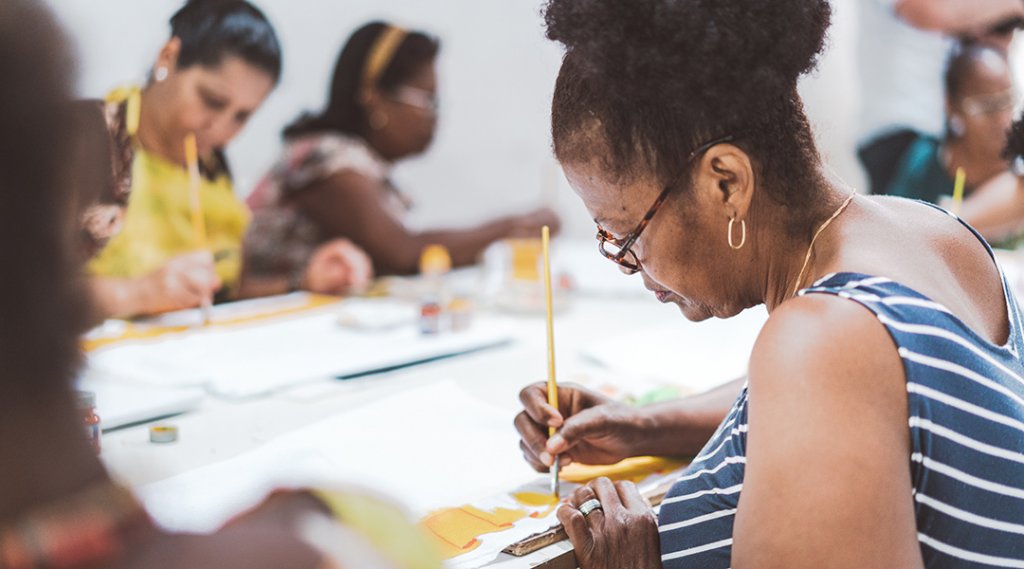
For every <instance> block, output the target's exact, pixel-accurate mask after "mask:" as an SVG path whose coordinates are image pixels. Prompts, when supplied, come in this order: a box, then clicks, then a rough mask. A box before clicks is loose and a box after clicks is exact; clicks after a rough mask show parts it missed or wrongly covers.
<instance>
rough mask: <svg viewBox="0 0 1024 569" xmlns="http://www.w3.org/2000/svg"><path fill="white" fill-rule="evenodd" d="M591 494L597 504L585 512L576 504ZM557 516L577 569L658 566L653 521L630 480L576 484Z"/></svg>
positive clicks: (650, 568)
mask: <svg viewBox="0 0 1024 569" xmlns="http://www.w3.org/2000/svg"><path fill="white" fill-rule="evenodd" d="M593 499H596V500H597V501H598V502H600V503H601V506H600V507H599V508H597V509H593V510H591V511H590V513H589V514H587V515H584V514H583V513H582V512H581V511H580V509H579V508H580V506H582V505H583V504H584V503H586V502H588V501H590V500H593ZM558 520H559V521H560V522H562V526H563V527H564V528H565V532H566V533H567V534H569V540H570V541H572V546H573V550H574V551H575V554H576V561H577V563H579V566H580V569H661V566H662V565H661V543H660V540H659V538H658V520H657V518H656V517H655V516H654V512H652V511H651V505H650V503H649V502H648V501H647V499H646V498H644V497H643V496H641V495H640V492H639V491H638V490H637V488H636V485H635V484H633V483H632V482H629V481H624V482H615V483H612V481H611V480H608V479H607V478H598V479H597V480H594V481H593V482H591V483H590V484H588V485H586V486H584V487H582V488H577V489H576V491H575V492H573V494H572V496H571V497H570V499H569V503H568V504H564V505H562V506H561V507H560V508H559V509H558Z"/></svg>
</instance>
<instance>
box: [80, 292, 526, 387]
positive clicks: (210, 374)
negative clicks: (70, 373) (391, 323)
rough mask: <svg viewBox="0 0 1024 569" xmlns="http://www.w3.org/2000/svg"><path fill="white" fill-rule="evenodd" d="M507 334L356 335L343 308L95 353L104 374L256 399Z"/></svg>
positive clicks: (397, 331) (474, 330)
mask: <svg viewBox="0 0 1024 569" xmlns="http://www.w3.org/2000/svg"><path fill="white" fill-rule="evenodd" d="M510 338H511V335H510V334H509V333H508V332H507V331H506V330H504V329H502V328H500V327H496V326H488V325H487V324H486V323H484V322H481V323H477V324H475V325H474V326H472V327H471V328H469V329H468V330H466V331H464V332H458V333H444V334H439V335H436V336H425V335H422V334H420V332H419V331H418V330H417V329H416V328H415V327H414V326H411V325H410V326H402V327H398V328H391V329H386V330H380V331H366V330H355V329H352V328H350V327H346V326H343V325H341V324H340V323H339V319H338V312H337V308H335V307H332V308H329V309H321V310H317V311H313V312H310V313H306V314H302V315H298V316H290V317H282V318H277V319H273V320H263V321H259V322H253V323H250V324H239V325H235V326H231V327H226V328H220V327H214V328H207V329H196V330H194V331H189V332H184V333H181V334H176V335H173V336H164V337H161V338H159V339H158V340H146V341H136V342H124V343H121V344H116V345H113V346H110V347H107V348H103V349H100V350H97V351H96V352H93V353H91V354H90V355H89V360H90V361H89V364H90V366H91V367H93V368H94V369H96V370H97V371H98V372H101V373H102V372H105V373H110V374H113V375H117V376H118V377H120V378H122V379H124V380H131V381H135V382H138V383H143V384H149V385H159V386H165V387H180V386H205V387H207V388H208V389H209V390H210V391H211V392H212V393H214V394H217V395H220V396H223V397H228V398H242V397H252V396H257V395H261V394H265V393H269V392H272V391H274V390H276V389H279V388H282V387H286V386H290V385H296V384H300V383H303V382H307V381H314V380H323V379H326V378H331V377H337V376H348V375H356V374H361V373H367V372H373V371H380V370H383V369H387V368H390V367H394V366H401V365H407V364H411V363H415V362H419V361H424V360H429V359H431V358H436V357H441V356H447V355H452V354H458V353H463V352H467V351H472V350H476V349H482V348H485V347H490V346H495V345H498V344H501V343H504V342H506V341H508V340H509V339H510Z"/></svg>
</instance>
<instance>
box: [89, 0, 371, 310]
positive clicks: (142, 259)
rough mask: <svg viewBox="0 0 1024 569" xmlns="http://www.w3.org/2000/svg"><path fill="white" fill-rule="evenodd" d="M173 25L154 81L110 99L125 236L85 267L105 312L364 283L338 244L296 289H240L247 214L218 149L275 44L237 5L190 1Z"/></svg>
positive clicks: (278, 283)
mask: <svg viewBox="0 0 1024 569" xmlns="http://www.w3.org/2000/svg"><path fill="white" fill-rule="evenodd" d="M170 23H171V38H170V40H168V41H167V43H166V44H164V46H163V48H162V49H161V50H160V53H159V56H158V57H157V60H156V63H155V65H154V67H153V72H152V76H151V80H150V81H149V82H148V83H147V84H146V85H145V86H144V87H142V88H141V89H140V88H127V89H119V90H115V91H114V92H112V93H110V95H109V96H108V98H107V102H108V105H111V106H112V107H113V108H112V111H113V114H115V115H118V116H121V117H122V118H123V121H122V123H123V124H124V129H125V133H124V134H125V136H128V137H130V138H131V141H132V145H133V147H134V149H135V156H134V161H133V164H132V186H131V196H130V198H129V201H128V208H127V212H126V214H125V219H124V225H123V229H122V231H121V233H120V234H119V235H117V236H116V237H114V238H113V239H112V240H111V241H110V243H109V245H108V246H107V247H106V248H105V249H104V250H103V251H102V252H101V253H100V254H99V256H98V257H97V258H95V259H94V260H93V261H92V262H91V263H90V264H89V267H88V269H89V272H90V273H91V274H92V275H94V276H95V277H96V278H94V279H93V290H94V293H95V296H96V298H97V301H98V304H99V309H100V312H102V313H103V315H104V316H133V315H138V314H151V313H157V312H163V311H167V310H174V309H179V308H188V307H194V306H198V305H199V304H201V303H202V302H203V301H204V300H208V299H210V298H211V297H212V296H213V295H214V294H217V297H218V299H228V298H239V297H250V296H262V295H267V294H276V293H282V292H286V291H288V290H294V289H297V288H304V289H308V290H312V291H315V292H323V293H338V292H342V291H343V290H345V289H347V288H349V287H352V286H359V285H362V284H365V282H366V281H367V280H368V279H369V277H370V271H371V269H370V265H369V261H368V259H367V258H366V256H365V254H363V253H362V251H360V250H359V249H358V248H356V247H355V246H354V245H352V244H351V243H349V242H347V241H342V240H338V241H333V242H329V243H326V244H324V245H323V246H322V247H321V248H320V249H319V250H318V251H317V252H316V253H315V254H314V255H313V256H312V257H311V258H310V261H309V263H308V264H307V266H306V268H305V271H303V272H301V273H299V274H298V277H297V278H296V277H292V278H278V279H268V278H262V279H259V280H257V279H243V278H242V272H243V271H242V258H243V256H242V251H241V248H242V238H243V236H244V234H245V231H246V229H247V227H248V224H249V218H250V215H249V211H248V209H247V208H246V206H245V204H244V203H242V202H241V200H239V199H238V198H237V197H236V196H235V194H234V188H233V184H232V180H231V175H230V172H229V170H228V166H227V161H226V158H225V155H224V148H225V146H226V145H227V144H228V142H230V141H231V139H233V138H234V137H235V135H237V134H238V132H239V131H240V130H241V129H242V127H243V126H245V123H246V121H247V120H248V119H249V117H250V116H251V115H252V114H253V113H254V112H255V111H256V109H258V108H259V107H260V105H262V103H263V101H264V100H265V99H266V97H267V95H269V94H270V91H271V90H272V89H273V88H274V86H275V85H276V83H277V81H278V79H279V77H280V73H281V50H280V45H279V44H278V41H277V37H276V35H275V33H274V30H273V28H272V27H271V25H270V23H269V22H268V21H267V19H266V17H265V16H264V15H263V13H262V12H260V11H259V10H258V9H257V8H255V7H254V6H253V5H251V4H249V3H248V2H245V1H244V0H223V1H216V2H203V1H196V0H191V1H189V2H188V3H186V5H185V6H184V7H182V8H181V9H180V10H179V11H178V12H177V13H176V14H175V15H174V16H173V17H172V18H171V22H170ZM192 134H194V135H195V137H196V142H197V148H198V154H199V170H200V180H201V181H200V190H199V193H200V202H201V204H202V207H201V210H202V213H203V222H204V224H205V230H206V231H205V232H206V235H207V239H206V244H205V247H202V248H201V244H199V243H197V242H196V239H195V233H194V229H193V225H192V217H191V216H192V209H191V205H190V202H189V189H190V178H189V174H188V170H187V165H186V158H185V144H184V141H185V138H186V137H187V136H189V135H192Z"/></svg>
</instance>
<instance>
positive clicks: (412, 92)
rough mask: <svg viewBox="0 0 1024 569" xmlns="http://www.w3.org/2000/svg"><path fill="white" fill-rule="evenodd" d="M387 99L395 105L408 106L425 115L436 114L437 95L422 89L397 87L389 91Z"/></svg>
mask: <svg viewBox="0 0 1024 569" xmlns="http://www.w3.org/2000/svg"><path fill="white" fill-rule="evenodd" d="M387 97H388V98H389V99H391V100H392V101H395V102H396V103H401V104H403V105H407V106H410V107H412V108H414V109H418V110H420V111H423V112H425V113H430V114H435V115H436V114H437V110H438V106H439V104H438V100H437V94H436V93H434V92H433V91H428V90H427V89H424V88H422V87H413V86H412V85H399V86H397V87H395V88H393V89H390V90H389V91H388V93H387Z"/></svg>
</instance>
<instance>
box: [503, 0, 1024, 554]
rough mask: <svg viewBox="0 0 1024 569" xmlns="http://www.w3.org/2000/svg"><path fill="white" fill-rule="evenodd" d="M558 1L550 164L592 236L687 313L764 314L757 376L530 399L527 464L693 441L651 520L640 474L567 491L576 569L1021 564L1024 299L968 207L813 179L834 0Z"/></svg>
mask: <svg viewBox="0 0 1024 569" xmlns="http://www.w3.org/2000/svg"><path fill="white" fill-rule="evenodd" d="M545 15H546V21H547V30H548V37H550V38H551V39H553V40H556V41H559V42H561V43H563V44H564V45H565V46H566V52H565V57H564V59H563V62H562V67H561V70H560V71H559V75H558V79H557V81H556V84H555V94H554V99H553V102H552V113H551V114H552V118H551V120H552V135H553V139H554V150H555V155H556V157H557V158H558V159H559V161H560V162H561V164H562V166H563V168H564V170H565V172H566V176H567V178H568V180H569V183H570V185H571V186H572V187H573V189H574V190H575V191H576V193H577V194H578V195H579V196H580V198H581V199H582V200H583V202H584V204H585V205H586V207H587V209H588V210H589V211H590V213H591V214H592V215H593V217H594V219H595V220H596V221H597V223H598V234H597V237H598V240H599V242H600V249H601V253H602V254H603V255H604V256H605V257H607V258H608V259H609V260H611V261H613V262H615V263H616V264H618V265H619V267H620V268H621V270H622V271H623V272H624V273H626V274H639V275H640V276H641V278H642V279H643V281H644V284H645V285H646V287H647V288H648V289H650V290H651V291H652V292H653V293H654V294H655V296H656V297H657V298H658V300H660V301H661V302H664V303H671V304H675V305H677V306H678V307H679V309H680V310H681V311H682V313H683V315H684V316H686V317H687V318H688V319H690V320H695V321H696V320H704V319H706V318H710V317H712V316H716V317H719V318H726V317H730V316H733V315H735V314H737V313H739V312H740V311H742V310H744V309H746V308H748V307H751V306H755V305H758V304H765V305H766V306H767V308H768V310H769V314H770V316H769V319H768V322H767V323H766V325H765V327H764V329H763V330H762V331H761V334H760V336H759V338H758V340H757V342H756V344H755V346H754V350H753V353H752V355H751V358H750V363H749V368H748V378H747V379H746V380H745V381H742V382H738V383H737V384H733V385H731V386H728V387H725V388H722V389H720V390H718V391H717V392H713V393H710V394H706V395H703V396H698V397H696V398H692V399H683V400H680V401H675V402H668V403H662V404H657V405H652V406H649V407H640V408H635V407H631V406H628V405H625V404H621V403H618V402H614V401H610V400H609V399H607V398H606V397H604V396H602V395H600V394H597V393H593V392H590V391H587V390H585V389H582V388H575V387H560V388H559V391H560V393H559V396H558V401H559V408H558V409H554V408H552V407H550V406H549V405H548V404H547V402H546V397H545V395H546V393H545V386H544V385H543V384H538V385H532V386H528V387H527V388H525V389H524V390H523V392H522V394H521V399H522V401H523V404H524V406H525V410H524V412H522V413H521V414H519V415H518V416H517V417H516V425H517V428H518V429H519V431H520V434H521V436H522V445H521V446H522V449H523V452H524V455H525V457H526V459H527V460H528V461H529V462H530V463H531V464H532V465H533V466H534V467H536V468H537V469H538V470H546V469H548V467H549V465H550V464H552V462H553V461H554V460H556V459H557V460H559V462H560V463H565V462H569V461H580V462H584V463H590V464H595V463H598V464H600V463H610V462H614V461H617V460H620V459H622V458H625V457H628V456H634V455H679V456H695V458H694V459H693V461H692V463H691V465H690V466H689V468H688V469H687V470H686V472H684V473H683V474H682V475H681V476H680V477H679V478H678V479H677V480H676V482H675V484H674V486H673V487H672V489H671V490H670V491H669V493H668V495H667V496H666V497H665V499H664V501H663V502H662V503H661V509H660V512H659V515H658V517H657V518H655V516H654V515H653V514H652V513H651V511H650V507H649V505H648V504H647V503H646V501H645V500H644V499H643V498H642V497H641V496H640V495H639V494H638V492H637V490H636V488H635V486H633V485H632V484H631V483H629V482H622V483H614V484H613V483H612V482H610V481H608V480H607V479H599V480H597V481H595V482H593V483H591V484H589V485H588V486H586V487H583V488H581V489H579V490H577V491H575V492H574V493H573V494H572V496H571V497H570V500H569V502H570V504H569V505H568V506H563V507H562V508H561V509H560V510H559V519H560V520H561V521H562V523H563V524H564V526H565V528H566V530H567V532H568V534H569V537H570V538H571V540H572V542H573V545H574V548H575V552H576V559H577V560H578V561H579V564H580V567H581V568H582V569H592V568H595V567H601V568H605V567H615V568H626V567H629V568H659V567H666V568H690V567H693V568H696V567H700V568H723V569H724V568H726V567H732V568H735V569H748V568H751V567H758V568H772V567H785V568H788V569H800V568H811V567H850V568H853V567H857V568H861V567H978V566H982V565H984V566H1000V567H1015V566H1024V551H1022V549H1021V543H1022V541H1021V535H1022V533H1021V528H1024V460H1022V459H1021V457H1022V456H1024V454H1022V453H1024V436H1022V434H1024V379H1022V376H1024V365H1022V362H1021V357H1020V354H1021V353H1022V351H1024V336H1022V334H1024V328H1022V327H1024V324H1022V322H1021V312H1020V309H1019V307H1018V304H1017V302H1016V300H1015V299H1014V297H1013V294H1012V293H1011V292H1010V291H1009V289H1008V288H1007V286H1006V283H1005V282H1004V279H1003V278H1002V276H1001V274H1000V271H999V268H998V266H997V265H996V263H995V261H994V260H993V257H992V253H991V250H989V249H988V247H987V245H986V244H985V242H984V241H983V240H982V239H981V238H980V236H978V235H977V234H976V233H973V232H972V230H971V229H970V228H969V227H967V226H966V225H964V224H963V223H961V222H960V221H959V220H957V219H956V218H955V217H952V216H950V215H948V214H947V213H945V212H943V211H941V210H939V209H938V208H936V207H934V206H930V205H926V204H922V203H919V202H915V201H910V200H904V199H899V198H887V197H877V198H873V197H864V196H859V195H857V194H856V193H855V192H854V191H853V190H852V189H850V188H848V187H844V186H843V185H842V184H841V183H840V182H838V181H836V180H833V179H830V178H829V177H828V176H827V175H826V174H825V168H824V166H823V164H822V162H821V159H820V157H819V154H818V151H817V149H816V148H815V146H814V137H813V136H812V132H811V128H810V124H809V123H808V121H807V118H806V116H805V114H804V111H803V105H802V103H801V100H800V97H799V95H798V93H797V80H798V78H799V77H800V76H801V75H802V74H803V73H806V72H808V71H810V70H811V69H812V68H813V67H814V65H815V62H816V60H817V57H818V54H819V53H820V52H821V50H822V47H823V45H824V40H825V33H826V30H827V28H828V25H829V20H830V17H831V8H830V6H829V4H828V2H827V1H826V0H779V1H775V2H762V1H759V0H717V1H714V2H706V1H703V0H637V1H633V2H620V1H617V0H551V1H550V2H549V3H548V6H547V9H546V14H545ZM609 333H614V331H610V332H609ZM739 355H740V354H737V356H739ZM730 390H731V393H729V392H730ZM725 396H731V397H732V398H733V399H734V402H733V404H732V406H731V407H729V406H728V405H727V406H725V407H724V408H723V407H722V406H721V402H722V398H723V397H725ZM716 425H717V426H716ZM549 427H555V428H557V429H558V433H557V434H556V435H555V436H553V437H550V438H549V437H548V428H549ZM708 437H710V440H708ZM702 439H703V440H702ZM704 441H707V442H706V444H704ZM741 496H742V497H741Z"/></svg>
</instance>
